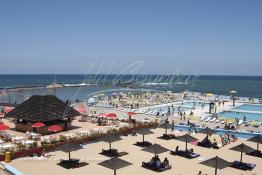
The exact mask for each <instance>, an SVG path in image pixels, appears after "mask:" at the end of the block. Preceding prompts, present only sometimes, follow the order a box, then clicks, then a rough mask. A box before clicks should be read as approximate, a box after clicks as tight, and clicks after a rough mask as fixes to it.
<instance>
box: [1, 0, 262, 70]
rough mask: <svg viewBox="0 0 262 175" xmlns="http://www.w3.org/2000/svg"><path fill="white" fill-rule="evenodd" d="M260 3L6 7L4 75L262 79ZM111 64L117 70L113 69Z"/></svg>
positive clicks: (152, 1)
mask: <svg viewBox="0 0 262 175" xmlns="http://www.w3.org/2000/svg"><path fill="white" fill-rule="evenodd" d="M261 9H262V1H261V0H216V1H215V0H206V1H204V0H192V1H189V0H170V1H168V0H129V1H128V0H118V1H117V0H104V1H102V0H93V1H91V0H90V1H88V0H82V1H81V0H60V1H56V0H31V1H29V0H23V1H21V0H16V1H15V0H1V1H0V60H1V63H0V64H1V69H0V73H18V74H19V73H24V74H26V73H85V72H88V70H87V69H88V64H89V63H94V65H93V67H92V70H90V69H89V70H90V71H91V72H93V73H97V71H98V69H99V66H100V65H101V64H102V63H104V67H105V68H103V70H104V71H105V70H108V67H112V69H113V70H112V71H110V73H118V72H121V71H122V70H123V69H124V68H125V67H126V66H128V65H130V64H131V63H134V62H136V61H138V60H142V61H143V62H144V64H143V66H142V67H141V68H139V69H138V70H137V71H136V72H135V73H161V74H164V73H173V72H174V71H177V70H176V67H177V65H178V64H183V65H184V66H183V67H182V68H181V73H184V74H193V73H197V74H210V75H213V74H216V75H222V74H223V75H225V74H226V75H229V74H230V75H262V71H261V67H262V10H261ZM112 63H115V65H114V66H112Z"/></svg>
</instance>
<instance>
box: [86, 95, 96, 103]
mask: <svg viewBox="0 0 262 175" xmlns="http://www.w3.org/2000/svg"><path fill="white" fill-rule="evenodd" d="M87 103H88V104H92V103H96V99H95V98H93V97H91V98H89V99H88V100H87Z"/></svg>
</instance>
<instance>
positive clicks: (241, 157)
mask: <svg viewBox="0 0 262 175" xmlns="http://www.w3.org/2000/svg"><path fill="white" fill-rule="evenodd" d="M242 159H243V151H241V156H240V162H241V163H242Z"/></svg>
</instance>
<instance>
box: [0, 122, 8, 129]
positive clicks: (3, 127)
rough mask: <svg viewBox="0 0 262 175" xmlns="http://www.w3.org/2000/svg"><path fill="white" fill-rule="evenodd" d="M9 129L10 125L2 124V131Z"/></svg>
mask: <svg viewBox="0 0 262 175" xmlns="http://www.w3.org/2000/svg"><path fill="white" fill-rule="evenodd" d="M8 129H10V127H9V126H7V125H5V124H3V123H2V124H0V131H5V130H8Z"/></svg>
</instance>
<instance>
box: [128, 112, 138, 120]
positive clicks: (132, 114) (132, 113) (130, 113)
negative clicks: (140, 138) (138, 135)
mask: <svg viewBox="0 0 262 175" xmlns="http://www.w3.org/2000/svg"><path fill="white" fill-rule="evenodd" d="M126 114H127V115H128V116H129V120H131V116H134V115H136V113H135V112H128V113H126Z"/></svg>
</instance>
